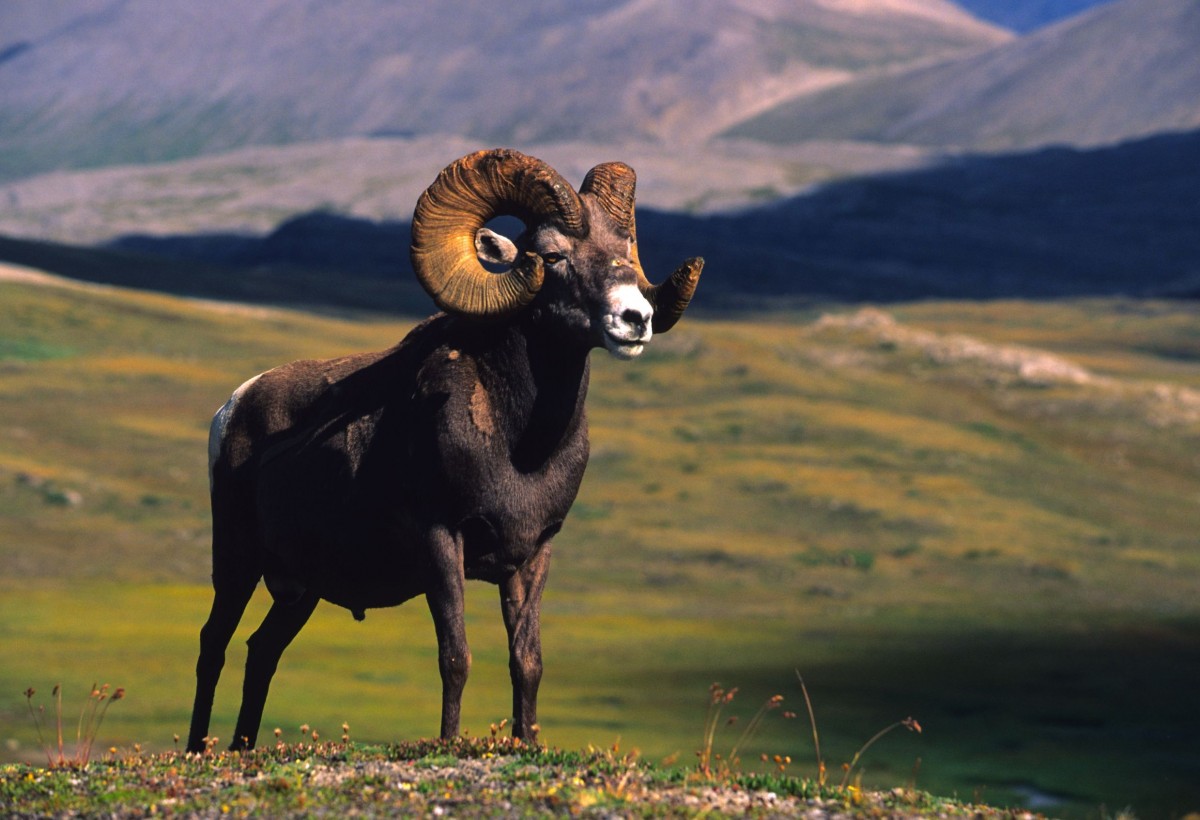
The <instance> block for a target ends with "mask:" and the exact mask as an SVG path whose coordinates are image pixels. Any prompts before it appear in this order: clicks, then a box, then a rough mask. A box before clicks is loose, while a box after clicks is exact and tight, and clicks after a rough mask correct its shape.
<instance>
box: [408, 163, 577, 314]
mask: <svg viewBox="0 0 1200 820" xmlns="http://www.w3.org/2000/svg"><path fill="white" fill-rule="evenodd" d="M501 215H504V216H515V217H517V218H518V219H520V220H521V221H523V222H525V223H526V224H527V225H529V224H531V223H533V222H540V221H544V220H547V219H551V220H554V221H556V222H558V223H559V224H560V225H561V226H562V227H563V229H564V230H566V231H567V232H568V233H572V234H575V235H581V234H582V233H583V232H584V216H583V209H582V207H581V206H580V203H579V197H578V196H577V195H576V193H575V191H574V190H572V188H571V186H570V184H568V183H567V181H566V180H564V179H563V178H562V176H560V175H559V173H558V172H557V171H555V170H554V169H553V168H551V167H550V166H549V165H547V164H546V163H544V162H542V161H541V160H539V159H535V158H533V157H529V156H525V155H524V154H521V153H519V152H517V151H512V150H507V149H497V150H493V151H479V152H477V153H474V154H470V155H468V156H465V157H463V158H462V159H459V160H457V161H455V162H453V163H451V164H450V165H449V166H447V167H446V168H445V169H444V170H443V171H442V172H441V173H440V174H438V177H437V179H436V180H434V182H433V184H432V185H430V186H429V188H428V189H427V190H426V191H425V193H423V194H421V198H420V199H419V200H418V201H417V207H416V210H415V212H414V213H413V223H412V236H413V240H412V249H411V258H412V264H413V270H414V271H415V272H416V274H417V279H418V280H419V281H420V282H421V286H422V287H424V288H425V290H426V291H427V292H428V293H429V295H430V296H431V297H433V301H434V302H435V303H436V304H437V306H438V307H439V308H441V309H442V310H445V311H447V312H453V313H460V314H464V315H468V316H475V317H481V318H487V317H497V316H504V315H507V314H509V313H512V312H514V311H516V310H519V309H521V308H522V307H524V306H525V305H527V304H529V302H530V301H531V300H532V299H533V297H534V296H536V295H537V292H538V290H539V289H540V288H541V286H542V279H543V271H542V264H541V259H540V258H538V257H536V256H526V257H525V258H524V259H523V260H521V261H519V262H518V263H517V264H516V265H514V266H513V268H512V269H511V270H509V271H506V272H504V273H500V274H493V273H491V272H489V271H488V270H487V269H486V268H484V267H483V265H482V264H480V262H479V257H478V255H477V252H476V249H475V234H476V233H477V232H478V231H479V229H480V228H482V227H483V226H484V225H485V224H487V222H488V220H490V219H493V218H495V217H497V216H501Z"/></svg>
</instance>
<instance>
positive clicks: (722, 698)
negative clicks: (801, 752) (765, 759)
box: [696, 683, 794, 779]
mask: <svg viewBox="0 0 1200 820" xmlns="http://www.w3.org/2000/svg"><path fill="white" fill-rule="evenodd" d="M737 691H738V690H737V687H736V686H735V687H733V688H732V689H723V688H722V687H721V685H720V684H719V683H714V684H713V685H712V686H710V687H709V688H708V692H709V699H708V714H707V715H706V717H705V720H704V738H703V742H702V744H701V747H700V750H699V751H698V752H697V753H696V755H697V756H698V757H699V758H700V763H699V770H700V774H701V775H703V776H704V777H705V778H707V779H712V778H713V777H716V776H718V775H720V776H725V775H728V774H730V773H731V772H732V770H733V769H734V768H736V767H737V765H738V760H739V758H738V753H739V752H741V750H742V749H743V748H744V747H745V745H746V743H747V742H749V740H750V739H751V738H752V737H754V735H756V734H757V733H758V730H759V729H760V728H761V727H762V722H763V719H764V718H766V716H767V713H768V712H772V711H774V710H775V709H778V708H779V706H780V705H781V704H782V703H783V695H773V696H772V697H770V698H767V700H766V702H765V703H763V705H762V706H760V707H759V709H758V711H757V712H755V713H754V717H752V718H750V720H749V721H748V722H747V723H746V727H745V728H744V729H743V730H742V733H741V735H739V736H738V739H737V740H736V741H735V742H734V744H733V745H732V746H731V747H730V749H729V754H728V755H726V756H725V758H724V759H722V758H721V755H719V754H714V753H713V744H714V743H715V741H716V735H717V727H718V726H720V725H721V713H722V711H724V709H725V707H726V706H728V705H729V704H730V703H732V702H733V699H734V697H735V696H736V695H737ZM784 714H785V715H786V716H789V717H794V716H793V715H792V713H790V712H785V713H784ZM737 722H738V718H737V717H736V716H734V717H730V718H728V719H727V720H726V721H725V725H726V726H733V725H734V724H735V723H737ZM780 760H781V761H782V758H780Z"/></svg>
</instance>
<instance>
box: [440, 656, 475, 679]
mask: <svg viewBox="0 0 1200 820" xmlns="http://www.w3.org/2000/svg"><path fill="white" fill-rule="evenodd" d="M438 665H439V666H440V667H441V672H442V680H443V681H445V682H446V683H448V684H454V685H458V686H462V685H464V684H466V682H467V675H469V674H470V672H471V651H470V650H469V649H463V650H462V651H461V652H447V653H445V654H443V655H442V656H441V657H440V658H439V659H438Z"/></svg>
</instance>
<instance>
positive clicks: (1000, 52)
mask: <svg viewBox="0 0 1200 820" xmlns="http://www.w3.org/2000/svg"><path fill="white" fill-rule="evenodd" d="M1198 88H1200V3H1196V2H1195V1H1194V0H1122V2H1115V3H1112V4H1109V5H1104V6H1100V7H1098V8H1096V9H1093V10H1092V11H1090V12H1088V13H1086V14H1084V15H1081V16H1080V17H1077V18H1074V19H1072V20H1068V21H1066V22H1063V23H1061V24H1059V25H1056V26H1052V27H1050V28H1048V29H1044V30H1042V31H1039V32H1037V33H1035V34H1032V35H1030V36H1028V37H1025V38H1022V39H1020V40H1017V41H1015V42H1012V43H1009V44H1006V45H1001V46H999V47H997V48H995V49H992V50H990V51H988V52H986V53H983V54H979V55H974V56H969V57H965V58H962V59H958V60H952V61H949V62H945V63H943V64H940V65H935V66H930V67H924V68H919V69H914V70H911V71H904V72H900V73H896V74H888V75H885V76H881V77H876V78H873V79H868V80H864V81H861V82H857V83H854V84H852V85H848V86H844V87H841V88H839V89H835V90H831V91H828V92H826V93H822V94H817V95H808V96H804V97H799V98H796V99H794V100H792V101H790V102H788V103H786V104H784V105H782V106H779V107H777V108H776V109H774V110H772V111H770V112H768V113H766V114H764V115H762V116H760V117H758V118H755V119H753V120H751V121H749V122H747V123H744V124H743V125H741V126H738V127H736V128H734V129H732V130H731V131H730V132H729V133H731V134H732V135H736V136H742V137H752V138H756V139H762V140H767V141H771V142H799V141H803V140H806V139H814V138H827V139H829V138H842V139H844V138H855V139H863V140H873V141H881V142H889V143H896V142H899V143H915V144H919V145H936V146H942V147H951V148H969V149H972V150H987V151H1001V150H1014V149H1020V148H1027V147H1034V146H1037V145H1045V144H1050V143H1063V144H1071V145H1101V144H1107V143H1112V142H1116V141H1119V140H1122V139H1128V138H1131V137H1138V136H1145V135H1149V134H1153V133H1157V132H1161V131H1167V130H1184V129H1188V128H1194V127H1197V126H1200V104H1197V102H1196V100H1197V96H1196V90H1197V89H1198Z"/></svg>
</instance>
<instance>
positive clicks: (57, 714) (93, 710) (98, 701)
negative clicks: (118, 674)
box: [25, 683, 125, 769]
mask: <svg viewBox="0 0 1200 820" xmlns="http://www.w3.org/2000/svg"><path fill="white" fill-rule="evenodd" d="M108 690H109V685H108V684H107V683H106V684H104V685H103V686H100V687H98V688H97V686H96V684H94V683H93V684H92V689H91V694H90V695H89V696H88V699H87V702H86V703H84V705H83V709H82V710H80V713H79V724H78V726H77V727H76V729H75V755H74V756H73V757H70V758H68V757H67V754H66V750H65V747H64V745H63V709H62V686H61V684H55V686H54V689H53V691H52V696H53V697H54V725H55V740H56V744H55V746H53V747H52V746H51V745H50V744H49V743H47V742H46V735H45V731H44V727H45V714H46V707H44V706H38V707H37V709H36V710H35V709H34V708H33V696H34V695H35V694H36V693H37V690H35V689H34V688H33V687H32V686H31V687H29V688H28V689H26V690H25V703H26V705H27V706H28V707H29V715H30V717H32V718H33V725H34V726H35V727H36V728H37V733H38V741H39V742H40V743H41V746H42V751H43V752H45V754H46V762H47V764H48V765H49V767H50V768H51V769H56V768H64V767H71V768H76V769H82V768H84V767H86V766H87V764H88V761H89V760H90V759H91V756H92V746H93V745H94V744H95V742H96V735H97V734H98V733H99V732H100V724H102V723H103V722H104V716H105V715H106V714H108V707H110V706H112V704H113V703H115V702H116V701H118V700H121V698H123V697H125V690H124V688H120V687H118V688H117V689H116V690H114V691H113V693H112V694H111V695H110V694H109V692H108Z"/></svg>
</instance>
